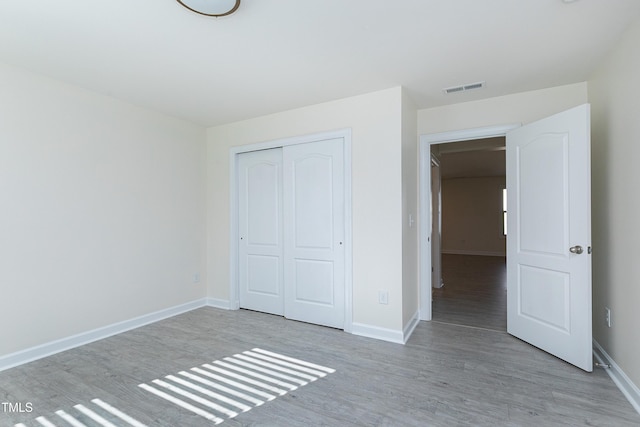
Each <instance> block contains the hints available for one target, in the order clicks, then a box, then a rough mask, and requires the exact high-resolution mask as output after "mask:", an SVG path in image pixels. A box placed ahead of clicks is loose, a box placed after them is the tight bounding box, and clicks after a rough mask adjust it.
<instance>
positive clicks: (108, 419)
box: [15, 399, 147, 427]
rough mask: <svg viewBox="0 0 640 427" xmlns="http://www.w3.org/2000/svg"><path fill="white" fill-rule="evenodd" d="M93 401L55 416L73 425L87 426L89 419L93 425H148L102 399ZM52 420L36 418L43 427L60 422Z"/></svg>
mask: <svg viewBox="0 0 640 427" xmlns="http://www.w3.org/2000/svg"><path fill="white" fill-rule="evenodd" d="M91 403H93V405H87V406H85V405H80V404H78V405H75V406H74V407H73V408H74V410H73V411H71V410H70V411H69V412H66V411H63V410H62V409H61V410H59V411H56V416H57V417H55V419H56V420H58V421H59V420H64V421H65V425H70V426H73V427H87V424H86V422H87V420H91V421H92V422H93V423H94V424H92V425H99V426H103V427H121V426H132V427H147V426H146V425H145V424H142V423H141V422H139V421H137V420H135V419H133V418H132V417H130V416H129V415H127V414H125V413H124V412H122V411H120V410H119V409H117V408H114V407H113V406H111V405H109V404H108V403H106V402H103V401H102V400H100V399H93V400H92V401H91ZM94 405H95V406H94ZM51 420H54V417H50V419H49V418H47V417H44V416H41V417H37V418H36V421H37V422H38V424H40V425H41V426H43V427H57V426H58V424H55V423H54V421H51ZM116 420H117V421H116ZM116 423H117V424H116ZM15 427H26V425H25V424H22V423H19V424H16V425H15Z"/></svg>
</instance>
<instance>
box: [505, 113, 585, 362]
mask: <svg viewBox="0 0 640 427" xmlns="http://www.w3.org/2000/svg"><path fill="white" fill-rule="evenodd" d="M589 129H590V122H589V105H582V106H579V107H576V108H573V109H571V110H568V111H565V112H563V113H560V114H556V115H554V116H551V117H548V118H546V119H543V120H540V121H538V122H535V123H532V124H529V125H526V126H523V127H521V128H518V129H516V130H513V131H511V132H509V133H507V189H508V190H507V193H508V196H507V197H508V199H509V200H508V213H507V215H508V222H509V227H510V230H509V236H508V239H507V331H508V332H509V333H510V334H513V335H515V336H516V337H518V338H520V339H522V340H524V341H527V342H529V343H531V344H533V345H535V346H537V347H539V348H541V349H543V350H545V351H547V352H549V353H551V354H554V355H555V356H557V357H559V358H561V359H563V360H566V361H568V362H570V363H572V364H574V365H576V366H578V367H580V368H582V369H584V370H587V371H591V370H592V369H593V366H592V365H593V361H592V351H591V346H592V344H591V343H592V337H591V321H592V315H591V254H590V250H589V249H590V245H591V217H590V214H591V197H590V194H591V189H590V183H591V176H590V174H591V169H590V167H591V165H590V136H589ZM576 245H579V246H581V247H583V248H584V251H583V252H582V253H580V254H578V253H573V252H572V251H571V250H570V249H571V248H572V247H573V246H576Z"/></svg>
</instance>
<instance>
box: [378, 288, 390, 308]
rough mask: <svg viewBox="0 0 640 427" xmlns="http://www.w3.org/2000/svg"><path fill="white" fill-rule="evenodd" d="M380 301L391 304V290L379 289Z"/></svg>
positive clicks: (380, 302)
mask: <svg viewBox="0 0 640 427" xmlns="http://www.w3.org/2000/svg"><path fill="white" fill-rule="evenodd" d="M378 303H379V304H385V305H386V304H389V291H379V292H378Z"/></svg>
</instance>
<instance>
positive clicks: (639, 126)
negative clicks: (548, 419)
mask: <svg viewBox="0 0 640 427" xmlns="http://www.w3.org/2000/svg"><path fill="white" fill-rule="evenodd" d="M638 46H640V21H638V22H636V23H635V24H634V25H633V26H632V27H630V28H629V30H627V32H626V33H625V34H624V36H623V38H622V40H621V42H620V43H619V45H618V46H617V48H616V49H615V50H614V51H613V52H612V54H611V55H610V56H609V57H608V58H606V59H605V60H604V61H603V62H602V65H601V67H600V69H599V70H598V71H597V72H596V73H595V75H594V76H593V77H592V78H591V79H590V80H589V101H590V102H591V103H592V109H591V111H592V156H591V158H592V197H593V212H592V213H593V215H592V217H593V227H592V228H593V248H594V250H593V296H594V300H593V313H594V320H593V333H594V338H595V339H596V340H597V341H598V343H599V344H600V345H601V346H602V347H603V348H604V349H605V351H606V352H607V353H608V354H609V355H610V356H611V357H612V358H613V359H614V360H615V362H616V363H617V364H618V365H619V366H620V368H621V369H622V370H623V371H624V372H625V373H626V374H627V375H628V376H629V378H630V379H631V380H632V381H633V382H634V383H635V384H636V386H637V387H640V333H639V332H638V327H639V326H640V310H638V307H639V305H640V262H639V260H640V245H638V242H640V227H639V226H638V218H640V197H638V183H640V168H639V167H638V160H639V159H640V120H639V117H638V114H639V112H640V80H638V76H639V75H640V49H639V48H638ZM604 307H609V308H610V309H611V319H612V320H611V322H612V326H611V328H607V327H606V326H605V324H604Z"/></svg>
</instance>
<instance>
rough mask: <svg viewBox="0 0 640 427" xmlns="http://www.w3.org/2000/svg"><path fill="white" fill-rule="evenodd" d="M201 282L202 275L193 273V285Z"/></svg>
mask: <svg viewBox="0 0 640 427" xmlns="http://www.w3.org/2000/svg"><path fill="white" fill-rule="evenodd" d="M199 282H200V273H193V283H199Z"/></svg>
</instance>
